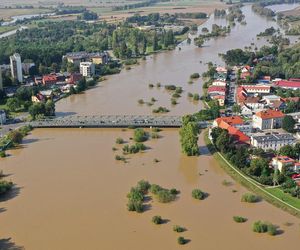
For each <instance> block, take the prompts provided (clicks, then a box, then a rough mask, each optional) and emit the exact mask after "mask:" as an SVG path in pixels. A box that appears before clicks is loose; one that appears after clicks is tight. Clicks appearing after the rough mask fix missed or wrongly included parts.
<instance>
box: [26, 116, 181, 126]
mask: <svg viewBox="0 0 300 250" xmlns="http://www.w3.org/2000/svg"><path fill="white" fill-rule="evenodd" d="M30 125H31V126H32V127H33V128H79V127H85V128H124V127H130V126H132V127H166V128H167V127H169V128H177V127H181V125H182V123H181V117H180V116H141V115H140V116H133V115H101V116H66V117H57V118H53V119H45V120H42V121H34V122H31V123H30Z"/></svg>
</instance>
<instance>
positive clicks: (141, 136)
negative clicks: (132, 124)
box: [133, 128, 148, 142]
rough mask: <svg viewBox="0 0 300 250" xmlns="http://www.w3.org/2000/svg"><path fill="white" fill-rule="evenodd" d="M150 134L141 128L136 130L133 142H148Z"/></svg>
mask: <svg viewBox="0 0 300 250" xmlns="http://www.w3.org/2000/svg"><path fill="white" fill-rule="evenodd" d="M147 139H148V134H147V133H146V132H145V131H144V130H143V129H141V128H137V129H135V130H134V136H133V140H134V141H136V142H144V141H147Z"/></svg>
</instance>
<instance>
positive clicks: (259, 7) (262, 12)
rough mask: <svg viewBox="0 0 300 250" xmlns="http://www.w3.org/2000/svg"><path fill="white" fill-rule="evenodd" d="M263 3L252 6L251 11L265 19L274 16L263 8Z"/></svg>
mask: <svg viewBox="0 0 300 250" xmlns="http://www.w3.org/2000/svg"><path fill="white" fill-rule="evenodd" d="M265 6H266V5H264V4H263V3H257V4H253V5H252V10H253V11H254V12H255V13H257V14H258V15H261V16H266V17H273V16H275V15H276V14H275V12H274V11H273V10H271V9H269V8H266V7H265Z"/></svg>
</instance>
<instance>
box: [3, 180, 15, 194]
mask: <svg viewBox="0 0 300 250" xmlns="http://www.w3.org/2000/svg"><path fill="white" fill-rule="evenodd" d="M12 187H13V183H12V182H11V181H5V180H0V195H3V194H5V193H6V192H8V191H9V190H11V189H12Z"/></svg>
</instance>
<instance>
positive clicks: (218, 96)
mask: <svg viewBox="0 0 300 250" xmlns="http://www.w3.org/2000/svg"><path fill="white" fill-rule="evenodd" d="M211 98H212V99H222V100H225V96H224V95H214V96H212V97H211Z"/></svg>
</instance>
